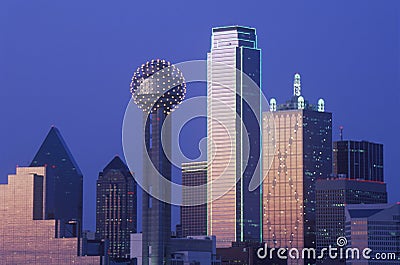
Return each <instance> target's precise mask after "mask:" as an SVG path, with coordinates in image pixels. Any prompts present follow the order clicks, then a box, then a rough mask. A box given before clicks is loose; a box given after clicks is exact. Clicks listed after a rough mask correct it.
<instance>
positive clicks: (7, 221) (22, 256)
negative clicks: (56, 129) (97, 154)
mask: <svg viewBox="0 0 400 265" xmlns="http://www.w3.org/2000/svg"><path fill="white" fill-rule="evenodd" d="M43 172H46V168H45V167H35V168H30V167H25V168H17V172H16V174H15V175H9V176H8V184H2V185H0V200H1V202H2V203H1V204H0V218H1V225H0V238H1V240H0V253H1V264H4V265H15V264H46V265H58V264H80V265H95V264H99V262H100V257H99V256H91V257H89V256H79V255H81V248H80V243H78V242H80V239H79V238H76V237H72V236H70V237H69V238H60V237H59V235H58V230H59V222H58V221H57V220H54V219H52V220H50V219H49V218H46V220H45V219H44V218H43V208H44V206H45V203H44V196H43V194H44V193H43V190H44V185H45V180H44V179H45V176H43V175H40V174H42V173H43Z"/></svg>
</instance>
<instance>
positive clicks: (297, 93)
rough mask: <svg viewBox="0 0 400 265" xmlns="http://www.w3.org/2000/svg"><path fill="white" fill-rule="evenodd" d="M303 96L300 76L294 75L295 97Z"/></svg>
mask: <svg viewBox="0 0 400 265" xmlns="http://www.w3.org/2000/svg"><path fill="white" fill-rule="evenodd" d="M300 95H301V82H300V74H299V73H295V74H294V82H293V96H296V97H298V96H300Z"/></svg>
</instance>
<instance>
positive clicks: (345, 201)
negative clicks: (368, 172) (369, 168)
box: [316, 178, 387, 265]
mask: <svg viewBox="0 0 400 265" xmlns="http://www.w3.org/2000/svg"><path fill="white" fill-rule="evenodd" d="M316 202H317V204H316V224H317V250H318V251H321V249H322V248H328V247H329V246H330V245H331V246H336V242H337V238H338V237H345V223H346V215H345V206H346V205H349V204H377V203H378V204H379V203H380V204H382V203H387V192H386V184H385V183H381V182H371V181H364V180H354V179H338V178H334V179H320V180H317V183H316ZM317 264H332V265H334V264H345V260H344V259H342V260H340V259H329V258H325V259H320V260H318V261H317Z"/></svg>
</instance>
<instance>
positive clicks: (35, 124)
mask: <svg viewBox="0 0 400 265" xmlns="http://www.w3.org/2000/svg"><path fill="white" fill-rule="evenodd" d="M399 8H400V3H399V1H396V0H387V1H378V0H375V1H372V0H354V1H345V0H326V1H321V0H307V1H305V0H303V1H301V0H300V1H299V0H296V1H289V0H280V1H270V0H268V1H208V0H205V1H158V2H157V1H127V0H118V1H103V0H97V1H93V0H86V1H77V0H71V1H51V0H35V1H29V0H25V1H21V0H3V1H1V2H0V124H1V130H0V181H1V182H3V183H4V182H5V181H6V176H7V174H9V173H13V172H14V170H15V165H17V164H18V165H21V166H23V165H28V164H29V162H30V161H31V159H32V158H33V156H34V154H35V152H36V150H37V149H38V148H39V146H40V144H41V142H42V141H43V139H44V137H45V135H46V134H47V132H48V130H49V129H50V126H51V125H56V126H57V127H58V128H59V129H60V131H61V133H62V134H63V136H64V138H65V140H66V141H67V143H68V144H69V147H70V149H71V151H72V153H73V154H74V156H75V158H76V160H77V162H78V164H79V165H80V167H81V170H82V172H83V173H84V177H85V187H84V188H85V195H84V199H85V204H84V211H85V214H84V218H85V220H84V224H85V227H86V228H90V229H93V228H94V225H95V210H94V209H95V181H96V179H97V175H98V172H99V171H101V170H102V168H103V167H104V166H105V165H106V164H107V163H108V162H109V161H110V160H111V159H112V157H113V156H114V155H115V154H120V155H122V145H121V127H122V120H123V115H124V111H125V108H126V106H127V104H128V101H129V99H130V93H129V83H130V79H131V75H132V73H133V71H134V70H135V69H136V68H137V67H138V66H140V65H141V64H142V63H144V62H145V61H147V60H150V59H153V58H164V59H167V60H170V61H171V62H175V63H176V62H181V61H186V60H194V59H205V58H206V53H207V52H208V51H209V49H210V36H211V28H212V27H214V26H223V25H232V24H235V25H236V24H238V25H246V26H251V27H255V28H256V29H257V35H258V45H259V47H260V48H261V49H262V56H263V60H262V66H263V69H262V70H263V74H262V81H263V83H262V89H263V91H264V93H265V94H266V96H267V98H270V97H271V96H273V97H276V98H277V101H278V103H279V102H283V101H284V100H286V99H287V98H289V97H290V96H291V93H292V79H293V74H294V73H295V72H300V73H301V75H302V91H303V94H304V96H305V98H306V99H309V100H310V101H312V102H316V101H317V99H318V98H320V97H323V98H324V99H325V101H326V109H327V110H328V111H331V112H333V118H334V121H333V123H334V125H333V128H334V129H333V136H334V140H337V139H338V137H339V129H338V127H339V126H340V125H343V126H344V135H345V138H347V139H355V140H370V141H376V142H380V143H383V144H384V148H385V154H384V155H385V179H386V181H387V182H388V184H389V199H390V201H392V202H394V201H400V194H399V193H398V189H399V186H400V180H399V170H398V165H399V162H400V161H399V157H400V156H399V151H398V150H400V140H399V131H400V119H399V118H398V115H399V114H400V111H399V105H400V68H399V63H400V61H399V60H400V53H399V52H400V48H399V45H400V40H399V32H400V31H399V30H400V27H399V25H400V24H399V23H400V20H399V14H400V13H399V11H400V9H399ZM197 89H199V90H201V89H203V90H202V92H203V93H205V86H197ZM202 92H200V94H201V93H202ZM195 93H198V92H195ZM203 124H204V123H203ZM201 129H202V130H203V131H204V132H205V129H204V128H203V127H202V128H201ZM202 130H199V131H202ZM186 131H190V130H186ZM183 133H184V132H183ZM182 137H183V139H185V137H184V135H183V136H182ZM186 148H187V152H188V153H189V154H190V153H191V152H194V153H195V152H196V151H197V150H196V148H197V143H196V144H193V143H192V145H190V144H188V146H187V147H186ZM176 213H177V212H176V211H175V214H176ZM175 219H176V218H175Z"/></svg>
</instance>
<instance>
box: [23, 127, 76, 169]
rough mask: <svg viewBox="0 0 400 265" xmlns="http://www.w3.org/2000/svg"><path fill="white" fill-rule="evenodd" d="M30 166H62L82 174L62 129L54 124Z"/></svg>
mask: <svg viewBox="0 0 400 265" xmlns="http://www.w3.org/2000/svg"><path fill="white" fill-rule="evenodd" d="M30 166H51V167H53V168H55V167H62V168H63V169H64V170H71V171H75V173H76V174H78V175H82V173H81V171H80V169H79V167H78V164H77V163H76V161H75V159H74V157H73V156H72V154H71V151H70V150H69V148H68V146H67V144H66V143H65V141H64V139H63V137H62V136H61V133H60V131H59V130H58V129H57V128H56V127H54V126H53V127H51V129H50V131H49V133H48V134H47V136H46V139H45V140H44V141H43V143H42V145H41V146H40V148H39V151H38V152H37V153H36V155H35V157H34V158H33V160H32V163H31V165H30Z"/></svg>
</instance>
